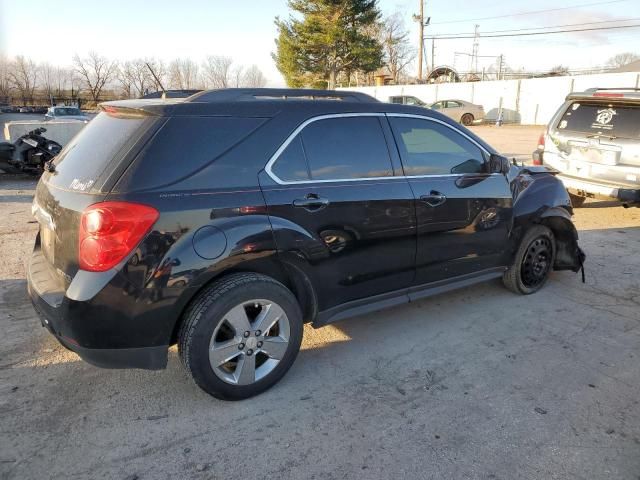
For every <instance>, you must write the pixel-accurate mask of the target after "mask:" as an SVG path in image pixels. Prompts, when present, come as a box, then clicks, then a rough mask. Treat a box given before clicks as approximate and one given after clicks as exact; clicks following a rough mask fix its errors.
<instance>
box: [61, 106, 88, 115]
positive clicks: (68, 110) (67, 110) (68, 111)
mask: <svg viewBox="0 0 640 480" xmlns="http://www.w3.org/2000/svg"><path fill="white" fill-rule="evenodd" d="M55 114H56V115H57V116H59V117H64V116H68V115H84V114H83V113H82V111H81V110H80V109H79V108H75V107H64V108H56V109H55Z"/></svg>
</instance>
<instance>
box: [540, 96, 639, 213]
mask: <svg viewBox="0 0 640 480" xmlns="http://www.w3.org/2000/svg"><path fill="white" fill-rule="evenodd" d="M533 163H534V164H536V165H542V164H544V165H548V166H549V167H551V168H553V169H556V170H558V171H559V172H560V173H559V175H558V178H560V179H561V180H562V182H563V183H564V185H565V187H566V188H567V190H568V191H569V193H570V196H571V201H572V203H573V206H574V207H580V206H582V204H583V203H584V202H585V200H586V199H587V198H599V199H609V200H611V199H615V200H618V201H620V202H621V203H622V204H623V205H625V206H639V205H640V89H637V88H592V89H589V90H586V91H585V92H576V93H571V94H569V95H568V96H567V98H566V101H565V102H564V103H563V104H562V105H561V106H560V108H559V109H558V111H557V112H556V114H555V115H554V116H553V118H552V119H551V121H550V122H549V125H548V127H547V130H546V131H545V132H544V133H543V134H542V135H541V136H540V139H539V141H538V148H537V149H536V150H535V151H534V152H533Z"/></svg>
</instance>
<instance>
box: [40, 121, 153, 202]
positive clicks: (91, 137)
mask: <svg viewBox="0 0 640 480" xmlns="http://www.w3.org/2000/svg"><path fill="white" fill-rule="evenodd" d="M152 121H153V120H150V119H149V118H148V117H146V118H145V117H134V118H121V117H114V116H111V115H109V114H107V113H100V114H99V115H98V116H97V117H96V118H94V119H93V120H91V121H90V122H89V123H88V124H87V126H86V127H84V128H83V129H82V130H81V131H80V133H79V134H78V135H76V136H75V137H74V138H73V139H72V140H71V141H70V142H69V143H68V144H67V145H66V146H65V147H64V148H63V149H62V151H61V152H60V154H59V155H58V156H57V157H56V160H55V161H54V164H55V165H56V170H55V172H54V174H53V175H51V176H50V177H49V180H48V181H49V182H50V183H52V184H53V185H57V186H59V187H62V188H73V187H72V186H71V184H72V183H74V181H75V185H80V184H82V185H83V186H84V187H86V188H81V189H77V188H76V189H75V190H79V191H89V189H90V187H91V185H93V184H94V183H95V181H96V179H97V178H98V177H99V176H100V174H101V173H102V172H103V171H104V170H105V169H106V168H107V166H108V165H109V164H110V163H111V162H112V161H114V160H116V158H118V157H119V155H121V154H123V152H121V151H120V150H126V149H127V148H126V147H125V145H126V144H127V143H128V142H129V141H130V140H132V139H134V138H135V137H136V136H137V134H138V132H139V131H140V130H141V129H142V128H143V125H144V124H145V122H152Z"/></svg>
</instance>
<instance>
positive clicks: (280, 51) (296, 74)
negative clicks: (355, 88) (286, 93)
mask: <svg viewBox="0 0 640 480" xmlns="http://www.w3.org/2000/svg"><path fill="white" fill-rule="evenodd" d="M289 8H290V9H291V10H292V11H293V12H295V13H297V14H298V16H299V17H301V18H296V17H294V16H291V17H290V18H289V20H287V21H285V20H281V19H279V18H276V25H277V27H278V38H277V39H276V47H277V52H276V53H275V54H274V55H273V58H274V60H275V62H276V66H277V67H278V70H280V72H281V73H282V75H283V76H284V78H285V80H286V82H287V85H289V86H290V87H302V86H311V87H316V88H318V87H328V88H331V89H332V88H335V86H336V80H337V78H338V75H340V74H342V73H347V74H350V73H351V72H356V71H361V72H364V73H369V72H373V71H374V70H376V69H378V68H380V67H381V66H382V63H383V62H382V58H383V51H382V45H381V44H380V42H379V41H378V40H377V39H376V38H375V36H373V35H371V34H370V33H369V32H371V30H372V29H371V28H370V27H372V26H374V25H375V24H376V23H377V22H378V21H379V20H380V11H379V10H378V6H377V0H289Z"/></svg>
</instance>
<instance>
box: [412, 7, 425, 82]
mask: <svg viewBox="0 0 640 480" xmlns="http://www.w3.org/2000/svg"><path fill="white" fill-rule="evenodd" d="M413 19H414V20H415V21H416V22H418V83H420V82H422V60H423V55H424V54H423V49H424V48H423V47H424V0H420V13H419V14H418V15H414V16H413Z"/></svg>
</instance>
